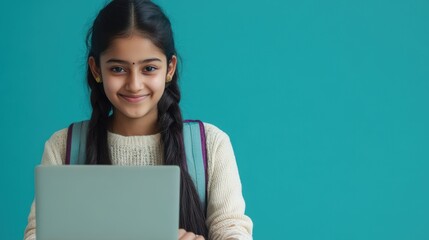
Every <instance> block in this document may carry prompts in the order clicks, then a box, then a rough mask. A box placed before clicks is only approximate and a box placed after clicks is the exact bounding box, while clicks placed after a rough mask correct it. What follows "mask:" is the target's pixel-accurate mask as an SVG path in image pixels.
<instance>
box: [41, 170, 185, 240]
mask: <svg viewBox="0 0 429 240" xmlns="http://www.w3.org/2000/svg"><path fill="white" fill-rule="evenodd" d="M179 181H180V169H179V167H177V166H144V167H131V166H100V165H97V166H94V165H92V166H89V165H76V166H37V167H36V236H37V240H54V239H57V240H58V239H62V240H68V239H70V240H71V239H73V240H76V239H79V240H99V239H103V240H118V239H121V240H122V239H123V240H137V239H138V240H142V239H150V240H156V239H162V240H169V239H171V240H173V239H175V240H177V236H178V229H179V186H180V185H179Z"/></svg>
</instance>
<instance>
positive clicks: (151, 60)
mask: <svg viewBox="0 0 429 240" xmlns="http://www.w3.org/2000/svg"><path fill="white" fill-rule="evenodd" d="M154 61H157V62H162V61H161V59H159V58H148V59H144V60H140V61H138V62H137V63H138V64H144V63H148V62H154ZM106 63H121V64H128V65H131V63H130V62H128V61H125V60H121V59H117V58H111V59H109V60H107V61H106Z"/></svg>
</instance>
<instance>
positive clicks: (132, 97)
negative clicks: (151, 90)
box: [119, 94, 150, 103]
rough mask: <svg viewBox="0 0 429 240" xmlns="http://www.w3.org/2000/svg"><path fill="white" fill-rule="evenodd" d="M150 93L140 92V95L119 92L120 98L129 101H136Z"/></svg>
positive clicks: (141, 99)
mask: <svg viewBox="0 0 429 240" xmlns="http://www.w3.org/2000/svg"><path fill="white" fill-rule="evenodd" d="M149 95H150V94H140V95H125V94H119V96H120V97H121V98H123V99H124V100H125V101H127V102H130V103H138V102H141V101H143V100H144V99H145V98H147V97H148V96H149Z"/></svg>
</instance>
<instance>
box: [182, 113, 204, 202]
mask: <svg viewBox="0 0 429 240" xmlns="http://www.w3.org/2000/svg"><path fill="white" fill-rule="evenodd" d="M183 141H184V145H185V155H186V166H187V170H188V173H189V175H190V176H191V178H192V181H193V182H194V185H195V188H196V190H197V193H198V195H199V197H200V203H201V206H202V207H203V209H206V194H207V190H206V189H207V151H206V135H205V130H204V124H203V123H202V122H201V121H198V120H186V121H184V122H183Z"/></svg>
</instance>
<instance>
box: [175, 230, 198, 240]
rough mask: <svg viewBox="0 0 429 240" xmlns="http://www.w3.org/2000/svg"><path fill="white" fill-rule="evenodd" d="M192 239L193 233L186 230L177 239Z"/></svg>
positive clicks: (193, 237)
mask: <svg viewBox="0 0 429 240" xmlns="http://www.w3.org/2000/svg"><path fill="white" fill-rule="evenodd" d="M194 239H195V234H194V233H192V232H187V233H185V234H184V235H183V236H182V237H181V238H179V240H194Z"/></svg>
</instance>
